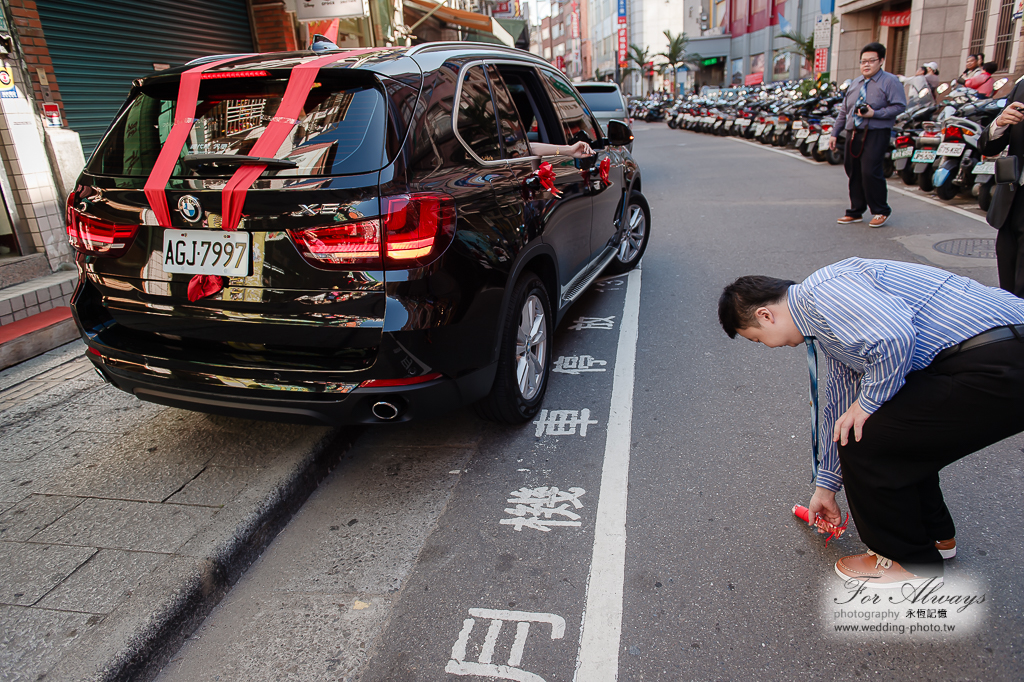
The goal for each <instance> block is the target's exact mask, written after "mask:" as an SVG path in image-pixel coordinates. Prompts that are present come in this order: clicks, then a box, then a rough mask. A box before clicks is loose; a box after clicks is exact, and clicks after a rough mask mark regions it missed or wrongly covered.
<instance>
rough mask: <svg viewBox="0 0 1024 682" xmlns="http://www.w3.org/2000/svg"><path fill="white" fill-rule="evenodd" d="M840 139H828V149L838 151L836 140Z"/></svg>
mask: <svg viewBox="0 0 1024 682" xmlns="http://www.w3.org/2000/svg"><path fill="white" fill-rule="evenodd" d="M838 139H839V138H837V137H830V138H828V148H829V149H831V150H832V151H835V150H836V140H838Z"/></svg>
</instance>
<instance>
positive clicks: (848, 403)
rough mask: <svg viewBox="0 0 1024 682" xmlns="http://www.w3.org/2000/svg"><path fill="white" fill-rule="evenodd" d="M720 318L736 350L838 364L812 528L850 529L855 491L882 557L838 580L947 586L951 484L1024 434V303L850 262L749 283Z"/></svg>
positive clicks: (725, 301) (925, 274)
mask: <svg viewBox="0 0 1024 682" xmlns="http://www.w3.org/2000/svg"><path fill="white" fill-rule="evenodd" d="M718 316H719V320H720V321H721V323H722V327H723V328H724V329H725V332H726V334H728V335H729V337H730V338H735V336H736V335H737V334H739V335H740V336H742V337H744V338H746V339H749V340H751V341H755V342H760V343H763V344H764V345H766V346H768V347H770V348H777V347H780V346H798V345H800V344H802V343H805V342H806V343H808V344H813V348H815V349H817V351H819V352H821V353H823V354H824V356H825V363H826V366H827V371H828V378H827V381H826V382H825V389H824V392H823V394H822V401H821V402H822V409H821V417H822V418H821V424H820V429H819V438H818V441H819V442H820V443H821V444H822V456H821V464H820V468H818V469H817V473H816V479H815V484H816V488H815V492H814V495H813V496H812V498H811V503H810V505H809V508H810V514H811V517H810V518H811V521H812V522H813V521H814V520H815V519H816V518H817V517H818V516H820V517H821V518H824V519H825V520H826V521H829V522H830V523H833V524H836V525H838V524H840V523H841V518H840V512H839V506H838V505H837V504H836V501H835V495H836V492H837V491H838V490H839V489H840V487H841V486H843V485H844V484H845V486H846V498H847V500H848V501H849V503H850V511H851V513H852V515H853V519H854V522H855V523H856V524H857V531H858V532H859V533H860V537H861V539H862V540H863V541H864V543H865V544H866V545H867V546H868V548H869V551H868V553H867V554H859V555H855V556H849V557H843V558H842V559H840V560H839V561H838V562H836V565H835V570H836V573H837V574H839V576H840V577H841V578H844V579H851V578H853V579H859V580H868V581H870V583H871V584H873V585H875V586H877V587H897V586H899V585H901V584H903V583H905V582H908V581H909V582H915V583H918V584H919V583H921V582H923V581H924V580H926V579H927V578H928V577H931V576H936V575H939V576H941V574H942V558H943V554H946V555H947V556H952V554H954V553H955V546H956V543H955V540H954V539H953V538H954V536H955V528H954V525H953V520H952V518H951V517H950V514H949V511H948V510H947V509H946V504H945V502H944V501H943V499H942V491H941V490H940V488H939V471H940V470H941V469H942V468H943V467H945V466H946V465H947V464H950V463H952V462H955V461H956V460H958V459H960V458H961V457H964V456H966V455H969V454H971V453H972V452H975V451H977V450H980V449H981V448H984V447H986V446H988V445H991V444H992V443H995V442H997V441H1000V440H1002V439H1004V438H1006V437H1008V436H1011V435H1013V434H1015V433H1019V432H1020V431H1022V430H1024V340H1022V339H1024V300H1021V299H1018V298H1016V297H1014V296H1012V295H1011V294H1009V293H1008V292H1006V291H1003V290H1001V289H993V288H990V287H986V286H983V285H981V284H979V283H978V282H975V281H974V280H971V279H968V278H966V277H961V276H958V275H954V274H952V273H949V272H945V271H943V270H939V269H936V268H931V267H928V266H924V265H916V264H910V263H900V262H895V261H884V260H863V259H860V258H850V259H847V260H844V261H840V262H839V263H836V264H834V265H830V266H828V267H825V268H822V269H821V270H818V271H817V272H815V273H814V274H812V275H811V276H810V277H808V278H807V279H806V280H804V281H803V282H802V283H800V284H797V283H795V282H792V281H789V280H782V279H775V278H771V277H762V276H748V277H741V278H739V279H738V280H736V281H735V282H733V283H732V284H730V285H729V286H727V287H726V288H725V291H723V292H722V296H721V298H720V299H719V302H718Z"/></svg>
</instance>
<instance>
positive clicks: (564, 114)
mask: <svg viewBox="0 0 1024 682" xmlns="http://www.w3.org/2000/svg"><path fill="white" fill-rule="evenodd" d="M540 72H541V75H542V77H543V79H544V84H545V86H547V90H548V95H549V96H550V97H551V102H552V103H553V104H554V105H555V111H556V112H557V113H558V118H559V119H561V121H562V129H563V130H564V131H565V141H566V144H572V143H574V142H579V141H580V140H583V141H584V142H587V143H591V144H592V143H594V142H596V141H597V140H598V138H599V137H600V136H601V134H600V133H599V132H598V131H597V129H596V128H595V127H594V119H593V118H592V117H591V116H590V111H588V110H587V106H586V105H585V104H584V103H583V100H581V99H580V97H579V95H577V94H576V91H575V90H573V87H572V86H571V85H569V84H568V83H567V82H565V81H564V80H562V79H561V78H559V77H558V76H556V75H555V74H553V73H552V72H550V71H548V70H547V69H541V70H540Z"/></svg>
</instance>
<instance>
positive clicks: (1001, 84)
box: [992, 78, 1009, 90]
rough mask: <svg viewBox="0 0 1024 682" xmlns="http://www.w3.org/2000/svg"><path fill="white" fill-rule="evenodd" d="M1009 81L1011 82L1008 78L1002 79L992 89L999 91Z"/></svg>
mask: <svg viewBox="0 0 1024 682" xmlns="http://www.w3.org/2000/svg"><path fill="white" fill-rule="evenodd" d="M1008 80H1009V79H1008V78H1000V79H999V80H997V81H996V82H995V83H993V84H992V88H993V89H994V90H998V89H999V88H1001V87H1003V86H1004V85H1006V82H1007V81H1008Z"/></svg>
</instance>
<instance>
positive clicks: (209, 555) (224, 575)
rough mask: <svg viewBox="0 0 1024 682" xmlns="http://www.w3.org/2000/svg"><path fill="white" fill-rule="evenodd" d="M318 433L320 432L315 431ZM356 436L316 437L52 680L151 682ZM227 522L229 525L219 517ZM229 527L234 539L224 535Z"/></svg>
mask: <svg viewBox="0 0 1024 682" xmlns="http://www.w3.org/2000/svg"><path fill="white" fill-rule="evenodd" d="M317 431H319V429H317ZM358 433H359V431H358V430H355V429H351V430H350V429H346V430H341V429H335V430H331V431H328V432H326V433H322V432H321V433H311V434H310V435H309V437H307V438H301V439H299V440H297V441H295V442H294V443H292V444H291V445H290V446H289V450H291V451H292V452H291V453H290V454H291V455H292V456H291V457H283V458H281V459H283V460H286V463H284V464H279V465H277V466H271V467H268V469H267V472H266V474H265V475H264V476H262V477H261V479H260V481H259V482H258V483H257V484H255V485H252V486H250V487H249V488H248V489H246V490H245V491H244V492H243V493H242V494H241V495H240V496H239V497H238V498H236V499H235V500H233V501H232V502H231V503H230V504H229V505H226V506H225V507H224V508H223V509H222V510H221V511H220V512H219V513H218V515H217V516H215V517H214V519H212V520H211V521H210V522H209V523H208V524H207V525H206V526H205V527H204V528H202V529H200V531H199V532H198V533H197V534H196V535H195V536H193V537H192V538H191V539H190V540H189V541H188V542H186V543H185V545H184V546H183V547H181V548H180V549H179V550H178V551H177V552H175V555H174V556H173V557H172V558H171V559H170V560H168V561H167V562H166V563H165V564H164V565H162V566H161V567H160V568H158V569H157V571H155V572H154V573H153V574H151V575H150V576H149V579H148V580H146V582H145V583H144V584H143V585H142V586H141V587H140V588H139V589H138V590H136V591H135V592H134V593H133V594H132V595H131V597H129V598H128V599H127V600H126V601H125V602H124V603H123V604H121V605H120V606H119V607H118V608H117V609H116V610H114V611H113V612H112V613H110V614H109V615H108V616H107V617H106V618H105V621H106V622H105V623H104V624H103V627H101V628H97V630H96V631H94V632H93V633H92V634H91V635H89V636H86V637H84V638H82V640H80V641H79V642H77V643H76V644H75V645H74V646H73V647H72V648H71V649H69V650H68V651H67V652H66V653H65V654H64V655H63V656H62V657H61V659H60V660H59V661H58V662H57V664H56V665H54V666H53V667H52V668H51V669H50V671H49V672H48V673H46V675H45V679H47V680H75V681H79V680H95V681H97V682H99V681H103V682H107V681H115V680H118V681H120V680H151V679H153V678H154V677H156V675H157V674H158V673H159V672H160V670H161V669H162V668H163V666H164V665H165V664H166V662H167V661H168V660H170V658H171V656H173V655H174V653H175V652H176V651H177V650H178V648H179V647H180V646H181V644H182V643H183V642H184V641H185V639H187V638H188V637H189V636H190V635H191V634H192V633H193V632H194V631H195V630H196V628H197V627H198V626H199V624H200V623H201V622H202V621H203V619H204V618H205V617H206V616H207V615H208V614H209V613H210V611H211V610H212V609H213V607H214V606H216V605H217V603H218V602H219V601H220V600H221V598H222V597H223V596H224V595H225V594H226V593H227V592H228V590H229V589H230V588H231V586H232V585H233V584H234V583H235V582H236V581H237V580H238V578H239V577H240V576H241V575H242V574H243V573H244V572H245V570H246V569H247V568H248V567H249V566H250V565H251V564H252V562H253V561H255V560H256V559H257V558H258V557H259V556H260V554H262V552H263V550H264V549H265V548H266V547H267V545H269V544H270V541H271V540H273V538H274V537H275V536H276V535H277V533H278V532H280V530H281V529H282V528H284V526H285V525H287V523H288V521H289V520H290V519H291V517H292V515H293V514H294V513H295V512H296V511H298V509H299V508H300V507H301V506H302V504H303V503H304V502H305V501H306V498H307V497H309V495H310V494H311V493H312V492H313V491H314V490H315V489H316V488H317V486H318V485H319V483H320V481H322V480H323V478H324V477H325V476H326V475H327V474H328V472H330V470H331V469H332V468H333V467H334V466H335V464H336V463H337V462H338V461H339V459H340V457H341V455H342V454H343V453H344V452H345V451H346V450H347V449H348V448H349V447H350V446H351V443H352V441H353V439H354V438H355V436H356V435H358ZM223 514H226V515H228V516H227V518H225V517H224V516H222V515H223ZM225 527H227V528H229V529H232V530H230V532H225V530H224V528H225Z"/></svg>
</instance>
